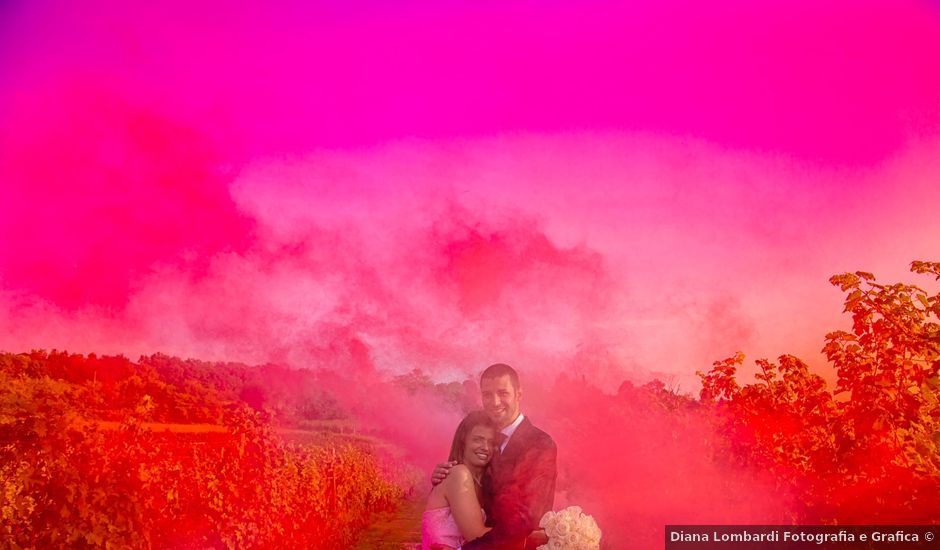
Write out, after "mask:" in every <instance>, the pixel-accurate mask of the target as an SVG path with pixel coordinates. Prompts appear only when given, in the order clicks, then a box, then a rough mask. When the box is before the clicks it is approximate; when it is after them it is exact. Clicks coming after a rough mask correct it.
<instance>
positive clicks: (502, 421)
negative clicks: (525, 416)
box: [480, 375, 522, 428]
mask: <svg viewBox="0 0 940 550" xmlns="http://www.w3.org/2000/svg"><path fill="white" fill-rule="evenodd" d="M480 393H481V394H482V397H483V410H484V411H486V413H487V414H488V415H490V418H492V419H493V421H494V422H496V423H497V424H498V425H499V427H500V428H505V427H506V426H508V425H510V424H512V422H513V420H515V419H516V417H517V416H519V399H520V398H521V397H522V390H521V389H519V388H514V387H513V385H512V380H511V379H510V378H509V375H505V376H497V377H492V378H490V377H487V378H484V379H482V380H480Z"/></svg>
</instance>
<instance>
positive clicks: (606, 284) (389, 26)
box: [0, 1, 940, 388]
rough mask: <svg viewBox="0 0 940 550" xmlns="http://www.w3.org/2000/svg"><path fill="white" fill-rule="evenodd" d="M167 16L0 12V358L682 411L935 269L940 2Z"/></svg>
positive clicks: (390, 6) (177, 11)
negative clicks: (853, 307)
mask: <svg viewBox="0 0 940 550" xmlns="http://www.w3.org/2000/svg"><path fill="white" fill-rule="evenodd" d="M188 4H189V3H182V2H180V3H161V5H162V7H159V8H155V7H133V8H132V7H128V6H126V5H125V3H123V2H113V3H100V4H97V5H95V6H93V7H92V6H90V5H88V4H85V5H82V6H81V7H72V8H70V9H63V8H60V7H58V6H55V3H51V2H49V3H44V2H7V3H4V5H3V7H0V235H2V237H0V348H2V349H6V350H9V351H21V350H26V349H29V348H37V347H42V348H54V347H55V348H67V349H69V350H73V351H81V352H90V351H97V352H112V353H118V352H123V353H126V354H128V355H130V356H131V357H134V356H135V355H136V354H139V353H152V352H156V351H164V352H167V353H171V354H177V355H184V356H193V357H202V358H207V359H231V360H242V361H248V362H261V361H269V360H271V361H283V362H287V363H291V364H296V365H306V364H321V363H323V362H328V361H330V360H331V359H330V357H332V355H331V350H335V349H336V347H335V342H341V341H346V340H350V339H358V340H361V341H362V342H364V343H365V344H366V345H367V346H368V348H369V349H370V351H371V352H372V354H373V357H374V360H375V361H376V363H377V364H378V365H379V366H380V367H382V368H386V369H389V370H391V371H401V370H408V369H410V368H412V367H414V366H421V367H423V368H425V369H430V370H434V371H436V372H439V373H440V375H441V376H452V375H454V374H456V373H462V372H472V371H476V370H477V369H479V367H480V366H482V365H484V364H486V363H488V362H491V360H496V359H499V360H504V361H508V362H510V363H515V364H517V365H519V366H520V368H522V369H523V370H526V369H527V368H528V369H530V370H535V369H538V368H545V369H548V370H550V371H557V370H561V369H574V370H580V371H582V372H584V373H586V374H589V375H590V376H592V377H594V378H595V379H597V380H598V381H601V382H603V383H605V384H611V385H615V384H617V383H618V382H619V380H621V379H622V378H624V377H632V378H639V379H642V378H645V377H647V376H649V373H650V372H653V373H660V375H665V376H667V377H668V376H671V377H673V378H674V380H675V381H677V382H679V383H681V384H683V385H684V387H689V388H691V387H692V385H693V384H694V377H693V376H692V375H691V373H692V372H693V371H694V370H696V369H702V368H705V367H707V366H708V365H709V364H710V362H711V361H713V360H715V359H719V358H721V357H724V356H727V355H730V354H731V353H733V352H734V351H735V350H737V349H741V350H743V351H745V352H746V353H748V354H750V355H751V356H752V357H753V356H763V355H766V356H776V355H778V354H781V353H785V352H792V353H797V354H800V355H802V356H804V357H805V358H807V359H810V360H811V361H812V360H816V356H815V354H816V352H817V351H818V349H819V348H820V347H821V345H822V337H823V335H824V334H825V332H826V331H827V330H828V329H831V328H835V326H836V325H837V324H838V323H840V318H839V311H840V309H841V306H840V304H841V297H840V295H839V293H838V291H837V290H835V289H833V288H831V287H829V285H828V284H827V283H826V279H827V278H828V276H830V275H831V274H833V273H835V272H839V271H844V270H855V269H866V270H870V271H874V272H876V273H877V274H879V275H881V276H884V277H887V278H897V277H902V276H904V272H905V270H906V265H907V263H908V262H909V261H910V260H913V259H933V260H936V259H938V253H940V250H938V245H937V243H938V242H940V221H938V220H940V216H937V215H936V213H937V210H938V208H937V207H938V206H940V191H938V187H940V186H938V185H937V181H938V176H940V154H938V145H940V140H938V129H940V70H938V68H937V62H936V60H937V59H940V8H938V7H937V6H936V5H935V4H931V3H920V2H899V1H893V2H831V3H826V4H825V5H820V3H819V2H773V3H760V6H759V7H758V6H757V5H756V4H755V3H753V2H724V3H714V2H708V3H706V2H701V3H691V2H648V3H645V2H631V3H629V4H619V3H613V2H587V3H585V2H578V3H561V2H551V3H547V2H527V3H511V4H510V5H507V3H504V2H481V3H472V4H471V3H442V2H417V1H415V2H401V3H386V2H363V3H349V2H335V3H331V4H326V5H318V6H314V7H310V6H307V4H308V3H306V2H297V3H293V4H284V3H282V4H281V5H280V6H279V7H277V8H273V7H271V6H268V5H267V3H257V4H255V5H254V6H253V7H243V8H238V9H233V8H232V7H231V6H230V5H229V4H230V3H225V2H218V3H199V4H200V5H204V6H205V7H201V8H197V9H194V8H192V7H191V6H189V5H188ZM54 6H55V7H54Z"/></svg>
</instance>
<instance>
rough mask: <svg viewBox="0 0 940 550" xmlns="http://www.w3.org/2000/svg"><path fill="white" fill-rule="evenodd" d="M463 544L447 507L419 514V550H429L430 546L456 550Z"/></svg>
mask: <svg viewBox="0 0 940 550" xmlns="http://www.w3.org/2000/svg"><path fill="white" fill-rule="evenodd" d="M484 517H486V514H484ZM465 542H467V541H465V540H464V539H463V537H462V536H461V535H460V529H459V528H457V522H456V521H454V515H453V514H452V513H451V512H450V507H449V506H447V507H444V508H435V509H433V510H425V512H424V513H423V514H421V550H429V548H430V546H431V545H432V544H446V545H447V546H450V547H451V548H457V547H459V546H463V543H465Z"/></svg>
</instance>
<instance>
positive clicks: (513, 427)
mask: <svg viewBox="0 0 940 550" xmlns="http://www.w3.org/2000/svg"><path fill="white" fill-rule="evenodd" d="M523 420H525V415H524V414H522V413H519V416H517V417H516V419H515V420H513V421H512V424H510V425H508V426H506V427H505V428H503V429H502V430H500V431H499V433H501V434H503V435H505V436H506V439H504V440H503V444H502V445H500V446H499V452H503V451H505V450H506V445H508V444H509V438H510V437H512V434H514V433H516V429H518V428H519V424H522V421H523Z"/></svg>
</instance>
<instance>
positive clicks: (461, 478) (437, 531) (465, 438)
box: [421, 411, 499, 550]
mask: <svg viewBox="0 0 940 550" xmlns="http://www.w3.org/2000/svg"><path fill="white" fill-rule="evenodd" d="M498 433H499V428H498V427H497V425H496V424H495V423H494V422H493V421H492V420H491V419H490V417H489V416H487V414H486V413H485V412H483V411H474V412H471V413H470V414H468V415H467V416H466V418H464V419H463V420H462V421H461V422H460V425H459V426H457V432H456V433H455V434H454V441H453V443H451V446H450V456H449V458H448V459H447V460H449V461H451V462H452V463H454V462H456V463H457V464H456V466H454V467H453V468H452V469H451V470H450V474H449V475H448V476H447V477H446V478H445V479H444V481H442V482H440V483H439V484H437V485H435V486H434V488H433V489H432V490H431V494H430V495H428V503H427V506H426V507H425V511H424V514H422V516H421V548H422V550H429V549H431V548H446V547H451V548H458V547H460V546H461V545H463V544H464V543H465V542H467V541H470V540H473V539H475V538H477V537H481V536H483V534H485V533H486V532H487V531H489V530H490V528H489V527H485V526H484V517H483V509H482V508H481V507H480V501H481V482H482V479H483V472H484V471H485V470H486V468H487V466H488V465H489V463H490V461H491V460H492V458H493V456H494V454H495V453H497V452H498V451H497V445H496V437H497V435H496V434H498ZM432 545H433V546H432Z"/></svg>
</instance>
